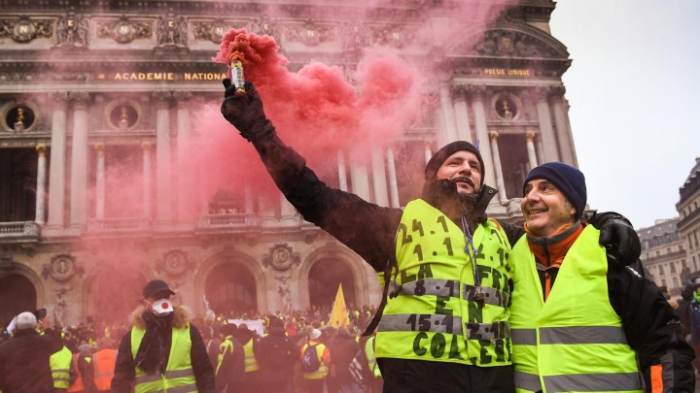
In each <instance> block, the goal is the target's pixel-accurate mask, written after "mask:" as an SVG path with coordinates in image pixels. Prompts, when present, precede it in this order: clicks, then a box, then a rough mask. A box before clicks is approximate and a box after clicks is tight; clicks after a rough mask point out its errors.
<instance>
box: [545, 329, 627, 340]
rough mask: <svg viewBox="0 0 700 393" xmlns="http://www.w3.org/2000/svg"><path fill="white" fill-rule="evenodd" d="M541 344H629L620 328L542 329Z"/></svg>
mask: <svg viewBox="0 0 700 393" xmlns="http://www.w3.org/2000/svg"><path fill="white" fill-rule="evenodd" d="M540 343H541V344H627V339H626V338H625V332H624V331H623V330H622V328H621V327H619V326H567V327H549V328H540Z"/></svg>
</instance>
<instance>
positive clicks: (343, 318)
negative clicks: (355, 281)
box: [328, 284, 350, 328]
mask: <svg viewBox="0 0 700 393" xmlns="http://www.w3.org/2000/svg"><path fill="white" fill-rule="evenodd" d="M328 324H329V325H330V326H333V327H334V328H339V327H341V326H343V327H344V326H348V325H349V324H350V321H349V320H348V310H347V309H346V308H345V297H344V296H343V284H340V285H339V286H338V293H337V294H336V295H335V301H334V302H333V310H332V311H331V318H330V320H329V321H328Z"/></svg>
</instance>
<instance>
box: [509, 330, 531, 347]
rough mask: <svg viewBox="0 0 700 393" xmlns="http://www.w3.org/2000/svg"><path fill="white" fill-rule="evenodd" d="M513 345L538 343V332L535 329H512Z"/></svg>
mask: <svg viewBox="0 0 700 393" xmlns="http://www.w3.org/2000/svg"><path fill="white" fill-rule="evenodd" d="M510 334H511V337H513V345H537V332H536V331H535V329H511V331H510Z"/></svg>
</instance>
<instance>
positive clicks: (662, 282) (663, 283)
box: [661, 278, 668, 287]
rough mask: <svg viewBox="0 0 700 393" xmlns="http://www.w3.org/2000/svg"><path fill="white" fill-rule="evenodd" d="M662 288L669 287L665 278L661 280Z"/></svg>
mask: <svg viewBox="0 0 700 393" xmlns="http://www.w3.org/2000/svg"><path fill="white" fill-rule="evenodd" d="M661 286H662V287H668V285H666V279H665V278H662V279H661Z"/></svg>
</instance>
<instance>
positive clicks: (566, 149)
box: [549, 86, 576, 165]
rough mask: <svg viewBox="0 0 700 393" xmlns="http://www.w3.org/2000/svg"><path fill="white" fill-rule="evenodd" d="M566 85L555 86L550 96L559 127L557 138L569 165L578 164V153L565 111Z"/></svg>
mask: <svg viewBox="0 0 700 393" xmlns="http://www.w3.org/2000/svg"><path fill="white" fill-rule="evenodd" d="M565 92H566V89H564V86H559V87H555V88H553V89H552V95H551V96H550V97H549V99H550V103H551V105H552V111H553V112H554V124H555V125H556V127H557V140H558V141H559V151H561V160H562V162H564V163H567V164H569V165H576V154H575V153H574V140H573V137H572V135H571V130H569V127H568V125H567V121H566V113H565V112H564V93H565Z"/></svg>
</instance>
